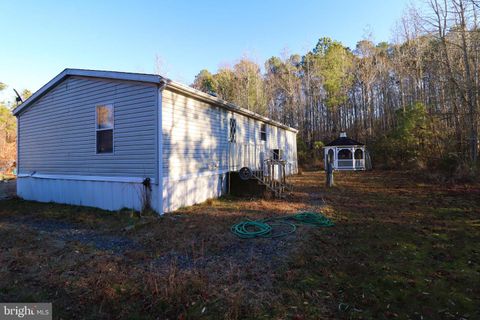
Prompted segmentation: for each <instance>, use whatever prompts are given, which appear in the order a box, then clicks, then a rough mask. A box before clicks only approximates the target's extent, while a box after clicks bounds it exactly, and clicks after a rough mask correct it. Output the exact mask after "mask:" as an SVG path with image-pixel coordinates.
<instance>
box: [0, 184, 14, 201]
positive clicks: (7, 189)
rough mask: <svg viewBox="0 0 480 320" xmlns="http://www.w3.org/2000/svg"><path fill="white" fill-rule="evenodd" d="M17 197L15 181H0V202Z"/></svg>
mask: <svg viewBox="0 0 480 320" xmlns="http://www.w3.org/2000/svg"><path fill="white" fill-rule="evenodd" d="M16 195H17V183H16V180H15V179H12V180H8V181H0V200H6V199H11V198H13V197H15V196H16Z"/></svg>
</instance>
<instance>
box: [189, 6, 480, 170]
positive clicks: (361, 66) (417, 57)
mask: <svg viewBox="0 0 480 320" xmlns="http://www.w3.org/2000/svg"><path fill="white" fill-rule="evenodd" d="M479 3H480V1H478V0H428V1H426V2H425V6H424V7H423V8H422V9H421V10H419V9H416V8H413V7H411V8H409V9H408V11H406V13H405V14H404V16H403V18H402V19H401V20H400V21H399V22H398V25H397V30H396V34H395V36H396V38H397V39H398V40H396V41H394V42H393V43H387V42H380V43H374V42H373V41H371V40H369V39H362V40H360V41H358V43H357V44H356V46H355V48H348V47H346V46H344V45H343V44H342V43H341V42H339V41H336V40H332V39H330V38H328V37H323V38H320V39H319V40H318V42H317V44H316V46H315V47H314V48H312V50H311V51H309V52H306V53H304V54H303V55H300V54H292V55H289V56H286V57H271V58H270V59H268V60H267V61H266V62H265V63H264V68H263V70H264V71H262V68H261V67H260V66H259V65H258V64H257V63H256V62H254V61H252V60H250V59H248V58H242V59H240V60H239V61H238V63H236V64H235V65H234V66H233V67H222V68H220V69H219V70H217V72H216V73H211V72H210V71H208V70H201V71H200V72H199V73H198V75H197V76H196V78H195V81H194V83H193V84H192V86H193V87H195V88H197V89H200V90H202V91H204V92H208V93H211V94H214V95H216V96H218V97H220V98H222V99H225V100H227V101H230V102H232V103H235V104H237V105H239V106H242V107H244V108H247V109H249V110H252V111H255V112H257V113H260V114H262V115H266V116H268V117H270V118H272V119H274V120H278V121H281V122H283V123H285V124H287V125H290V126H293V127H296V128H298V129H299V130H300V132H299V143H298V144H299V150H300V151H301V152H308V150H313V149H315V147H318V145H319V144H321V143H322V142H328V141H329V140H330V139H333V138H335V137H337V136H338V134H339V132H340V131H347V133H348V134H349V135H350V136H353V137H355V138H357V139H358V140H362V141H364V142H366V143H367V145H368V146H369V147H370V150H371V152H372V153H373V157H374V159H376V161H375V162H376V163H377V164H383V165H385V166H390V167H398V166H411V165H416V166H421V167H422V166H423V167H429V168H431V167H439V168H444V169H446V170H456V169H457V168H458V167H459V166H462V165H463V166H468V167H469V168H474V166H475V164H476V163H477V162H478V121H479V117H478V110H479V72H480V69H479V58H480V56H479V54H480V50H479V49H480V30H479V29H478V20H477V19H478V14H479V13H480V12H479V9H480V4H479ZM302 150H303V151H302ZM301 156H304V157H306V156H307V154H303V155H301ZM472 170H473V169H472Z"/></svg>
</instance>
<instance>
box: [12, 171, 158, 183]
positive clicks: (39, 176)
mask: <svg viewBox="0 0 480 320" xmlns="http://www.w3.org/2000/svg"><path fill="white" fill-rule="evenodd" d="M17 178H35V179H53V180H77V181H104V182H124V183H142V182H143V180H144V178H138V177H108V176H82V175H64V174H42V173H32V174H28V173H19V174H18V175H17ZM152 180H154V179H152ZM152 183H155V181H152Z"/></svg>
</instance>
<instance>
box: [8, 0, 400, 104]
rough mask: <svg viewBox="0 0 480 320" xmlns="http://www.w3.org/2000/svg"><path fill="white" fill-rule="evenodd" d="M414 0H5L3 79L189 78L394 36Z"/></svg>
mask: <svg viewBox="0 0 480 320" xmlns="http://www.w3.org/2000/svg"><path fill="white" fill-rule="evenodd" d="M406 5H407V0H342V1H334V0H329V1H326V0H325V1H322V0H317V1H315V0H312V1H302V0H297V1H281V0H277V1H273V0H263V1H261V0H258V1H250V0H239V1H226V0H224V1H213V0H203V1H180V0H178V1H173V0H172V1H169V0H164V1H141V0H139V1H133V0H132V1H123V0H116V1H107V0H105V1H89V0H83V1H46V0H44V1H22V0H10V1H6V0H0V30H1V31H0V32H2V35H1V38H0V39H1V42H2V46H1V49H0V81H1V82H4V83H6V84H8V85H9V88H8V89H7V92H6V94H5V93H4V95H3V97H0V100H2V98H3V99H5V96H6V95H8V96H10V95H11V93H12V91H11V88H16V89H18V90H22V89H24V88H28V89H30V90H32V91H35V90H37V89H39V88H40V87H41V86H42V85H43V84H45V83H46V82H47V81H48V80H50V79H51V78H52V77H54V76H55V75H56V74H58V73H59V72H60V71H62V70H63V69H64V68H67V67H69V68H86V69H102V70H118V71H130V72H146V73H150V72H154V71H155V70H156V68H155V65H156V62H155V61H156V57H157V56H158V60H159V61H160V66H161V69H160V70H161V71H162V73H163V74H164V75H166V76H168V77H170V78H172V79H175V80H177V81H181V82H183V83H186V84H190V83H191V82H192V81H193V79H194V77H195V75H196V74H197V73H198V71H199V70H201V69H204V68H206V69H209V70H210V71H212V72H214V71H216V69H217V68H218V67H219V66H220V65H224V64H230V65H232V64H234V63H235V62H236V61H237V60H238V59H239V58H241V57H242V56H248V57H250V58H252V59H254V60H256V61H257V62H258V63H260V64H263V62H264V61H265V60H266V59H268V58H269V57H271V56H274V55H277V56H278V55H281V54H282V52H289V53H300V54H303V53H305V52H307V51H308V50H310V49H312V48H313V47H314V46H315V44H316V42H317V40H318V38H320V37H323V36H328V37H331V38H333V39H335V40H338V41H341V42H342V43H343V44H345V45H347V46H349V47H351V48H354V47H355V44H356V42H357V41H358V40H361V39H362V38H363V37H365V36H366V35H368V34H369V33H371V34H372V35H373V40H374V41H375V42H380V41H390V40H391V38H392V29H393V26H394V24H395V22H396V21H397V20H398V19H399V18H400V16H401V15H402V12H403V10H404V8H405V7H406Z"/></svg>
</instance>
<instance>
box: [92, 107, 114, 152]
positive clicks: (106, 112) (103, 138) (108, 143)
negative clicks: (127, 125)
mask: <svg viewBox="0 0 480 320" xmlns="http://www.w3.org/2000/svg"><path fill="white" fill-rule="evenodd" d="M95 128H96V131H97V153H113V105H111V104H102V105H97V106H96V125H95Z"/></svg>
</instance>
